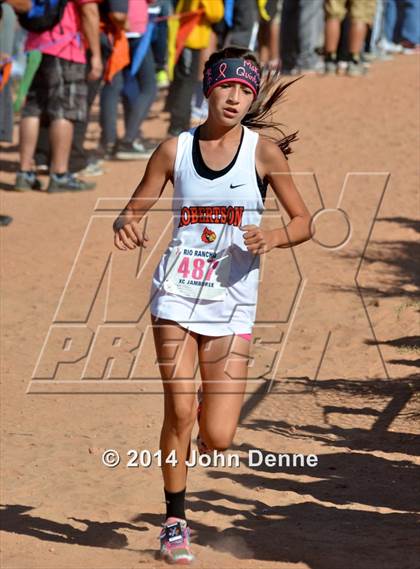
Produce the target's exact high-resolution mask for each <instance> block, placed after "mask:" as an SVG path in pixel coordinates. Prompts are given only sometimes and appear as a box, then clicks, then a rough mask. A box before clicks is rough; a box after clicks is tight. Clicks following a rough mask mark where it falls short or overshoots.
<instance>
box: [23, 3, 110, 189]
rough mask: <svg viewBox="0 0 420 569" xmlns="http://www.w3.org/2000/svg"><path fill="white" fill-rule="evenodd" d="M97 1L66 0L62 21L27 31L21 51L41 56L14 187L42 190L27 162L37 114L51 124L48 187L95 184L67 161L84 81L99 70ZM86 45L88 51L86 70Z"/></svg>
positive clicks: (83, 102) (83, 108) (80, 116)
mask: <svg viewBox="0 0 420 569" xmlns="http://www.w3.org/2000/svg"><path fill="white" fill-rule="evenodd" d="M98 1H100V0H69V2H68V3H67V5H66V7H65V10H64V13H63V17H62V19H61V21H60V22H59V23H58V24H56V25H55V26H54V27H53V28H52V29H51V30H47V31H45V32H42V33H35V32H29V33H28V37H27V40H26V45H25V49H26V51H32V50H39V51H40V52H41V53H42V60H41V63H40V65H39V67H38V69H37V71H36V73H35V76H34V79H33V81H32V84H31V86H30V88H29V91H28V94H27V97H26V101H25V105H24V107H23V109H22V112H21V122H20V133H19V142H20V170H19V172H18V173H17V175H16V183H15V188H16V189H17V190H22V191H25V190H40V189H41V184H40V181H39V180H38V179H37V177H36V174H35V172H34V171H33V169H32V165H33V158H34V153H35V148H36V143H37V139H38V133H39V126H40V120H41V118H42V117H47V118H48V119H49V124H50V126H49V135H50V146H51V164H50V181H49V185H48V188H47V191H48V192H61V191H81V190H86V189H91V188H92V187H94V185H92V184H87V183H85V182H82V181H81V180H78V179H77V178H76V177H75V176H74V175H72V174H70V173H69V171H68V161H69V155H70V148H71V143H72V138H73V122H74V121H80V120H84V118H85V116H86V112H87V80H95V79H98V78H99V77H100V76H101V74H102V61H101V53H100V45H99V11H98V6H97V2H98ZM86 44H87V45H88V46H89V49H90V52H91V57H90V62H89V63H90V68H91V70H90V72H89V74H88V75H87V74H86V68H87V67H86Z"/></svg>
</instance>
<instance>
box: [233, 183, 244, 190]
mask: <svg viewBox="0 0 420 569" xmlns="http://www.w3.org/2000/svg"><path fill="white" fill-rule="evenodd" d="M241 186H245V184H237V185H236V186H234V185H233V184H231V185H230V189H231V190H234V189H235V188H240V187H241Z"/></svg>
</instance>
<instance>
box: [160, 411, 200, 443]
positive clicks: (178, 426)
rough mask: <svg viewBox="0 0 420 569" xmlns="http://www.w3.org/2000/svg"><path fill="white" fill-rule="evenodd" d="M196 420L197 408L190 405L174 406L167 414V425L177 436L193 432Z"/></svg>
mask: <svg viewBox="0 0 420 569" xmlns="http://www.w3.org/2000/svg"><path fill="white" fill-rule="evenodd" d="M195 420H196V406H192V405H189V404H188V403H177V404H176V405H173V406H172V408H171V409H170V411H169V413H166V414H165V423H166V425H167V426H168V427H169V428H170V429H171V431H172V432H173V433H174V434H176V435H177V436H179V435H183V434H185V433H187V432H191V430H192V428H193V426H194V423H195Z"/></svg>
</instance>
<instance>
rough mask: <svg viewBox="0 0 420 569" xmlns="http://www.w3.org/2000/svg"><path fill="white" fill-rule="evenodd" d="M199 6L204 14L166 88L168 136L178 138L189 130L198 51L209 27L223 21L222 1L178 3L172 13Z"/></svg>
mask: <svg viewBox="0 0 420 569" xmlns="http://www.w3.org/2000/svg"><path fill="white" fill-rule="evenodd" d="M199 7H201V8H203V9H204V14H203V15H202V17H201V20H200V21H199V23H198V24H197V25H196V26H195V28H194V29H193V30H192V32H191V33H190V34H189V36H188V38H187V41H186V43H185V46H184V49H183V50H182V52H181V55H180V57H179V59H178V61H177V63H176V65H175V67H174V79H173V81H172V83H171V85H170V87H169V92H168V100H167V102H168V103H170V106H169V111H170V113H171V118H170V125H169V130H168V135H169V136H178V134H179V133H180V132H182V131H183V130H188V129H189V128H190V118H191V99H192V96H193V93H194V88H195V86H196V82H197V79H198V70H199V66H200V50H202V49H204V48H206V47H208V45H209V42H210V32H211V24H213V23H216V22H219V21H220V20H221V19H222V18H223V2H222V0H179V2H178V4H177V6H176V13H180V12H191V11H193V10H197V9H198V8H199Z"/></svg>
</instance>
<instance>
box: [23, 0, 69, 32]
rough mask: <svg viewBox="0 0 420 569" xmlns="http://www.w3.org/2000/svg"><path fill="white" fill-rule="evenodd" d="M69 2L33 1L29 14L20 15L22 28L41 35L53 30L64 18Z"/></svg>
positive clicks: (59, 0) (62, 0)
mask: <svg viewBox="0 0 420 569" xmlns="http://www.w3.org/2000/svg"><path fill="white" fill-rule="evenodd" d="M67 2H68V0H32V8H31V9H30V10H29V12H26V13H24V14H18V20H19V23H20V25H21V26H22V28H25V30H28V31H29V32H35V33H37V34H40V33H42V32H45V31H47V30H51V29H52V28H53V27H54V26H55V25H56V24H58V23H59V22H60V20H61V18H62V17H63V13H64V8H65V7H66V4H67Z"/></svg>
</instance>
